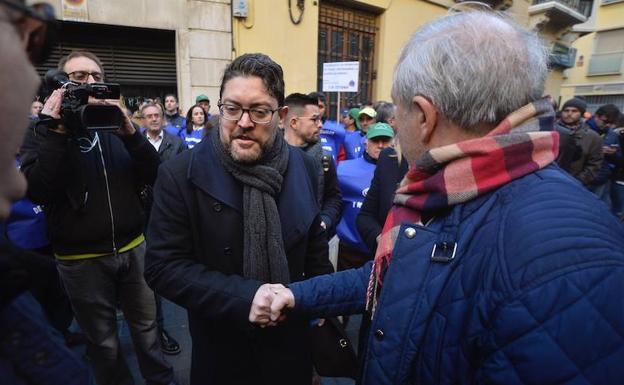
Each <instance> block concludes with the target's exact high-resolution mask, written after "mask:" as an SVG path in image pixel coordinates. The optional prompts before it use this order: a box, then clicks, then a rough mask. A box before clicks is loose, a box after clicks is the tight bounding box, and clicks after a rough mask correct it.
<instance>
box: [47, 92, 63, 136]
mask: <svg viewBox="0 0 624 385" xmlns="http://www.w3.org/2000/svg"><path fill="white" fill-rule="evenodd" d="M64 92H65V90H62V89H58V90H54V91H52V94H51V95H50V97H48V100H46V102H45V103H44V104H43V109H42V110H41V114H42V115H48V116H50V117H51V118H53V119H60V118H61V103H62V102H63V93H64ZM50 129H51V130H52V131H55V132H58V133H59V134H66V133H67V130H66V129H65V127H64V126H63V125H62V124H59V125H58V126H57V127H56V128H50Z"/></svg>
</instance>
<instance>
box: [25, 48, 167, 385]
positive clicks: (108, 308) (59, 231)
mask: <svg viewBox="0 0 624 385" xmlns="http://www.w3.org/2000/svg"><path fill="white" fill-rule="evenodd" d="M59 69H60V70H63V71H64V72H66V73H67V74H68V75H69V79H70V80H72V81H75V82H78V83H94V82H99V81H102V79H103V77H104V74H103V68H102V65H101V63H100V61H99V59H98V58H97V57H96V56H95V55H93V54H92V53H90V52H84V51H76V52H72V53H70V54H69V55H68V56H67V57H64V58H63V59H61V61H60V63H59ZM62 100H63V90H62V89H58V90H55V91H54V92H53V93H52V95H51V96H50V97H49V99H48V100H47V101H46V103H45V105H44V108H43V111H42V114H44V115H47V116H49V117H50V119H43V120H42V122H47V123H46V126H45V127H44V126H43V125H38V126H37V127H35V129H33V130H30V131H29V133H28V136H27V138H26V142H25V144H24V148H23V149H22V170H23V172H24V174H25V175H26V178H27V180H28V184H29V188H28V196H29V198H30V199H31V200H32V201H33V202H36V203H39V204H43V205H45V213H46V219H47V221H48V231H49V235H50V238H51V243H52V248H53V251H54V253H55V256H56V259H57V262H58V270H59V273H60V276H61V279H62V281H63V284H64V286H65V288H66V290H67V293H68V296H69V299H70V301H71V304H72V307H73V309H74V313H75V316H76V319H77V321H78V323H79V325H80V327H81V328H82V329H83V330H84V332H85V334H86V335H87V337H88V340H89V344H88V347H87V354H88V356H89V358H90V359H91V361H92V363H93V367H94V373H95V377H96V381H97V382H98V383H99V384H122V383H123V384H125V383H131V382H132V375H131V373H130V371H129V369H128V366H127V365H126V362H125V360H124V358H123V354H122V352H121V348H120V346H119V339H118V337H117V318H116V310H117V306H118V305H120V306H121V309H122V310H123V312H124V315H125V318H126V321H127V323H128V326H129V328H130V332H131V334H132V337H133V341H134V343H135V348H136V352H137V356H138V359H139V364H140V368H141V373H142V375H143V377H144V378H145V380H146V382H147V383H148V384H169V383H171V382H172V381H173V371H172V369H171V367H170V366H169V365H168V364H167V363H166V362H165V361H164V358H163V356H162V353H161V351H160V349H159V348H158V337H157V328H156V322H155V303H154V295H153V292H152V291H151V290H150V288H149V287H148V286H147V284H146V283H145V280H144V278H143V263H144V259H143V258H144V253H145V242H144V236H143V229H144V218H143V208H142V204H141V200H140V198H139V192H140V190H141V188H142V187H143V186H144V185H146V184H147V185H150V184H152V183H153V182H154V179H155V177H156V172H157V168H158V165H159V163H160V161H159V159H158V153H157V152H156V151H155V150H154V148H153V147H152V146H151V145H150V144H149V142H148V141H147V140H146V139H145V137H143V136H142V135H141V133H140V132H138V131H136V130H135V128H134V127H133V126H132V124H131V123H130V120H129V119H128V118H127V117H126V116H125V114H124V115H123V116H124V120H123V123H122V125H121V128H120V129H119V130H118V131H117V132H114V133H113V132H89V131H87V130H85V129H84V128H80V127H74V126H73V125H68V124H67V123H66V122H64V121H63V120H62V119H60V117H61V116H60V113H61V103H62Z"/></svg>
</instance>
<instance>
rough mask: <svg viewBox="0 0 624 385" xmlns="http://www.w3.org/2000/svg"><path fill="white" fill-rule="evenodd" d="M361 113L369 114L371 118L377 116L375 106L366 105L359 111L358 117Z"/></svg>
mask: <svg viewBox="0 0 624 385" xmlns="http://www.w3.org/2000/svg"><path fill="white" fill-rule="evenodd" d="M361 115H367V116H370V117H371V118H374V117H375V116H377V112H375V110H374V109H373V107H364V108H362V109H361V110H360V112H359V113H358V117H360V116H361Z"/></svg>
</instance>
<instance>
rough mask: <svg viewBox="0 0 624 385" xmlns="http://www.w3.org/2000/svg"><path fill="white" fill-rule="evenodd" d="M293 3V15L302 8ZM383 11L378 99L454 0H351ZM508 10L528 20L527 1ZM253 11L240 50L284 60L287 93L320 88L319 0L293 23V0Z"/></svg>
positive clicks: (262, 4)
mask: <svg viewBox="0 0 624 385" xmlns="http://www.w3.org/2000/svg"><path fill="white" fill-rule="evenodd" d="M292 3H293V16H294V17H295V18H296V17H298V16H299V10H298V9H297V8H296V7H295V6H294V4H295V3H296V2H295V1H293V2H292ZM350 3H351V4H352V5H353V6H355V7H361V8H363V9H366V10H370V11H372V12H374V13H376V14H378V27H379V30H378V32H377V41H376V42H375V63H374V64H375V65H374V69H375V70H376V73H377V78H376V80H375V82H374V87H373V95H372V96H373V100H390V90H391V87H392V73H393V71H394V66H395V64H396V62H397V60H398V57H399V54H400V51H401V48H402V47H403V45H404V44H405V42H406V41H407V39H408V38H409V36H410V35H411V34H412V33H413V32H414V31H416V30H417V29H418V28H419V27H420V26H422V25H423V24H425V23H427V22H429V21H431V20H433V19H435V18H437V17H440V16H442V15H444V14H445V13H446V12H447V11H448V7H450V6H453V5H455V4H456V3H455V2H454V1H451V0H431V1H424V0H354V1H351V2H350ZM508 3H509V4H510V5H511V8H510V9H508V10H507V11H508V12H510V14H511V15H512V16H513V17H514V19H516V20H517V21H518V22H520V23H521V24H526V23H527V21H528V16H527V7H528V1H527V0H515V1H513V2H511V1H509V2H508ZM248 4H249V16H248V17H247V18H244V19H243V18H235V19H234V21H233V33H234V48H235V49H234V52H235V55H241V54H243V53H250V52H263V53H266V54H267V55H269V56H271V57H272V58H273V59H274V60H275V61H277V62H278V63H280V65H281V66H282V68H283V69H284V76H285V82H286V93H291V92H310V91H313V90H316V82H317V51H318V25H319V2H318V1H310V0H305V10H304V14H303V19H302V21H301V23H300V24H297V25H295V24H293V23H292V22H291V21H290V17H289V14H288V2H287V1H274V2H271V6H270V7H269V6H266V5H267V0H249V1H248Z"/></svg>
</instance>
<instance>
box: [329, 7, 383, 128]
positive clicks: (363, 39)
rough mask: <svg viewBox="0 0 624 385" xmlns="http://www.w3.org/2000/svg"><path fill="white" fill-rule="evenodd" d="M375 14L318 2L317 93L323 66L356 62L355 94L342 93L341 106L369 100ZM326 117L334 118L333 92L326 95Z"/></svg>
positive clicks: (375, 27) (375, 26)
mask: <svg viewBox="0 0 624 385" xmlns="http://www.w3.org/2000/svg"><path fill="white" fill-rule="evenodd" d="M376 31H377V24H376V15H375V14H373V13H369V12H365V11H361V10H356V9H352V8H346V7H342V6H338V5H335V4H331V3H330V4H328V3H327V2H324V1H323V2H320V8H319V36H318V39H319V44H318V47H319V48H318V49H319V52H318V68H317V71H318V84H317V87H318V90H319V91H320V90H321V89H322V86H323V63H328V62H336V61H359V62H360V79H359V85H358V92H348V93H346V92H345V93H341V100H340V106H341V108H347V107H349V106H352V105H356V104H360V103H368V102H370V101H371V99H372V83H373V80H374V79H375V76H374V60H373V59H374V53H375V33H376ZM326 97H327V114H328V116H329V117H330V118H331V119H334V120H335V119H336V107H337V103H336V102H337V97H336V93H328V94H327V95H326Z"/></svg>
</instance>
